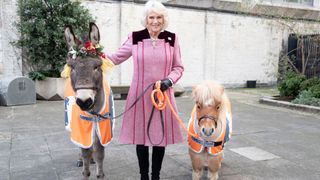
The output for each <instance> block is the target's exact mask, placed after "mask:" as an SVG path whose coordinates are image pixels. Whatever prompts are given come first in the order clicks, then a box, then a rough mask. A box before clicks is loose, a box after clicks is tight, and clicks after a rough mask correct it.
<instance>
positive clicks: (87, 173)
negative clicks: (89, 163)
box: [82, 172, 90, 177]
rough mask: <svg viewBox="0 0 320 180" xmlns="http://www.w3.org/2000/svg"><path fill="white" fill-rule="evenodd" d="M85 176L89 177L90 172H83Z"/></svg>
mask: <svg viewBox="0 0 320 180" xmlns="http://www.w3.org/2000/svg"><path fill="white" fill-rule="evenodd" d="M82 175H83V177H89V176H90V172H82Z"/></svg>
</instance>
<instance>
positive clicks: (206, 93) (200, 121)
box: [188, 81, 232, 180]
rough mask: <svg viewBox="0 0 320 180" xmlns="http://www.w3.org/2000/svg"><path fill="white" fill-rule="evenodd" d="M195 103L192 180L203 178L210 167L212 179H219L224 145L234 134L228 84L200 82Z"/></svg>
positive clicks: (190, 122) (195, 95)
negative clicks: (206, 167) (226, 91)
mask: <svg viewBox="0 0 320 180" xmlns="http://www.w3.org/2000/svg"><path fill="white" fill-rule="evenodd" d="M192 95H193V98H194V100H195V105H194V108H193V110H192V113H191V118H190V120H189V126H188V130H189V132H191V133H192V134H196V135H198V137H193V136H192V135H190V133H189V135H188V144H189V155H190V159H191V163H192V168H193V172H192V179H193V180H199V179H200V178H201V176H202V172H203V168H204V167H205V166H208V179H210V180H216V179H218V170H219V169H220V167H221V161H222V159H223V147H224V145H225V143H226V142H227V141H228V140H229V138H230V137H231V134H232V112H231V103H230V100H229V98H228V96H227V94H226V93H225V91H224V87H223V86H221V85H220V84H218V83H216V82H212V81H205V82H203V83H201V84H199V85H197V86H196V87H195V88H194V89H193V91H192Z"/></svg>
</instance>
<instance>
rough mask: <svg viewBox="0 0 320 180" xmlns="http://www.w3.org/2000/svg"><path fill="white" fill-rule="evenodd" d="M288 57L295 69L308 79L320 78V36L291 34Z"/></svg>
mask: <svg viewBox="0 0 320 180" xmlns="http://www.w3.org/2000/svg"><path fill="white" fill-rule="evenodd" d="M288 56H289V58H290V60H291V61H292V62H293V64H294V65H295V67H296V68H297V69H298V70H299V71H300V72H302V71H303V66H304V67H305V72H304V74H305V75H306V77H307V78H312V77H320V34H312V35H296V34H290V35H289V39H288Z"/></svg>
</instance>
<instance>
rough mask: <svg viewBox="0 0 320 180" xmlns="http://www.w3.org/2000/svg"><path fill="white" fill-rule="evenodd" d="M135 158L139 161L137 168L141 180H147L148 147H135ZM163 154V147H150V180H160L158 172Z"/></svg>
mask: <svg viewBox="0 0 320 180" xmlns="http://www.w3.org/2000/svg"><path fill="white" fill-rule="evenodd" d="M136 152H137V157H138V161H139V168H140V174H141V180H149V147H148V146H144V145H137V147H136ZM164 153H165V147H159V146H153V147H152V166H151V170H152V172H151V179H152V180H157V179H160V170H161V165H162V161H163V157H164Z"/></svg>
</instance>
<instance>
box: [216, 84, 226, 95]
mask: <svg viewBox="0 0 320 180" xmlns="http://www.w3.org/2000/svg"><path fill="white" fill-rule="evenodd" d="M215 86H216V88H217V90H218V91H219V93H220V94H223V93H224V87H223V86H222V85H221V84H215Z"/></svg>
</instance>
